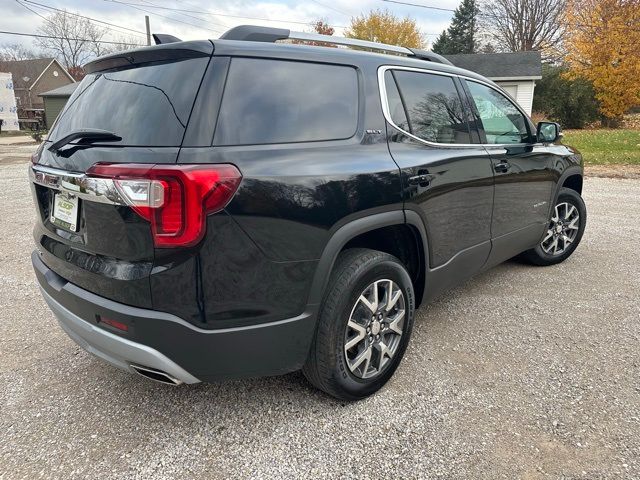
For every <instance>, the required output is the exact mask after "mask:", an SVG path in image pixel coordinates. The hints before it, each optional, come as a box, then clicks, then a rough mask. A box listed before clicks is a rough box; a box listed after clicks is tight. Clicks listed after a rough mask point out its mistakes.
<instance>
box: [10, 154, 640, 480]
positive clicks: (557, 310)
mask: <svg viewBox="0 0 640 480" xmlns="http://www.w3.org/2000/svg"><path fill="white" fill-rule="evenodd" d="M25 170H26V164H25V163H20V164H18V163H15V162H14V163H13V164H5V165H0V218H2V226H3V235H2V237H0V261H1V264H0V265H1V266H2V268H1V269H0V312H1V313H0V315H1V317H0V319H1V323H0V325H1V326H2V329H0V360H1V361H0V405H1V406H2V410H1V414H0V479H14V478H29V479H34V478H61V479H68V478H100V479H106V478H119V479H120V478H154V479H162V478H223V479H229V478H249V477H252V478H292V479H298V478H356V477H358V478H447V479H448V478H460V479H469V478H473V479H484V478H509V479H512V478H525V479H537V478H565V479H568V478H571V479H574V478H576V479H577V478H584V479H600V478H616V479H618V478H640V376H639V374H640V352H639V349H638V342H639V340H640V326H639V325H638V320H639V318H640V303H639V301H638V297H637V296H638V291H639V287H640V262H639V260H638V256H637V255H638V254H637V244H638V238H640V181H638V180H613V179H601V178H593V179H587V180H586V181H585V197H586V202H587V206H588V209H589V215H590V217H589V224H588V226H587V231H586V233H585V237H584V239H583V243H582V245H581V246H580V248H579V249H578V250H577V252H576V253H575V255H574V256H573V257H572V258H571V259H569V260H568V261H567V262H565V263H564V264H562V265H560V266H556V267H549V268H534V267H529V266H525V265H520V264H518V263H514V262H509V263H506V264H503V265H501V266H499V267H497V268H494V269H493V270H491V271H490V272H487V273H485V274H483V275H481V276H478V277H476V278H474V279H472V280H471V281H469V282H468V283H466V284H465V285H463V286H461V287H459V288H457V289H455V290H453V291H451V292H450V293H448V294H446V295H444V296H443V297H441V298H440V300H438V301H436V302H434V303H432V304H430V305H429V306H427V307H423V308H421V309H420V310H419V312H418V318H417V322H416V325H415V329H414V333H413V338H412V340H411V344H410V346H409V349H408V351H407V355H406V357H405V359H404V361H403V363H402V365H401V367H400V368H399V369H398V371H397V372H396V375H395V376H394V378H393V379H392V380H391V381H390V382H389V384H388V385H387V386H386V387H385V388H384V389H383V390H382V391H381V392H380V393H378V394H377V395H375V396H373V397H372V398H369V399H367V400H364V401H362V402H359V403H354V404H346V403H341V402H338V401H335V400H333V399H331V398H328V397H327V396H325V395H323V394H321V393H319V392H317V391H314V390H313V389H312V388H311V387H309V385H308V384H307V383H306V381H305V380H304V378H303V377H302V375H300V374H291V375H287V376H284V377H279V378H267V379H256V380H246V381H233V382H226V383H220V384H210V385H197V386H190V387H187V386H183V387H176V388H172V387H167V386H162V385H158V384H155V383H152V382H150V381H147V380H145V379H142V378H140V377H137V376H133V375H129V374H127V373H124V372H120V371H118V370H116V369H113V368H111V367H109V366H107V365H105V364H103V363H101V362H100V361H98V360H97V359H94V358H93V357H91V356H90V355H88V354H86V353H85V352H84V351H82V350H81V349H79V347H77V346H76V345H75V344H74V343H73V342H72V341H71V340H70V339H68V338H67V337H66V335H65V334H63V333H62V331H61V330H60V329H59V328H58V326H57V324H56V322H55V320H54V318H53V315H52V314H51V313H50V312H49V310H48V309H47V308H46V307H45V304H44V301H43V300H42V299H41V298H40V295H39V293H38V291H37V289H36V286H35V284H34V276H33V274H32V271H31V266H30V262H29V254H30V251H31V249H32V240H31V227H32V223H33V221H34V213H33V212H34V210H33V207H32V204H31V198H30V195H29V193H28V187H27V180H26V172H25Z"/></svg>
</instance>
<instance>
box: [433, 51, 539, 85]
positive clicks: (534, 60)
mask: <svg viewBox="0 0 640 480" xmlns="http://www.w3.org/2000/svg"><path fill="white" fill-rule="evenodd" d="M445 57H446V58H447V59H448V60H449V61H450V62H451V63H453V64H454V65H455V66H456V67H460V68H464V69H465V70H471V71H472V72H476V73H479V74H480V75H484V76H485V77H487V78H490V79H491V80H516V79H519V80H526V79H529V80H537V79H540V78H542V57H541V55H540V52H538V51H535V52H514V53H473V54H460V55H445Z"/></svg>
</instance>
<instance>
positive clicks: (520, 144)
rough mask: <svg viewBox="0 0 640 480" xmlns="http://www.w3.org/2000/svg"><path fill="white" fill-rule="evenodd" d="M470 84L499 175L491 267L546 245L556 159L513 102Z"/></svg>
mask: <svg viewBox="0 0 640 480" xmlns="http://www.w3.org/2000/svg"><path fill="white" fill-rule="evenodd" d="M464 84H465V88H466V91H467V93H468V96H469V97H470V102H471V104H472V108H473V109H474V114H475V115H476V116H477V120H478V121H477V123H478V125H479V127H480V136H481V139H482V142H483V143H484V144H485V147H486V149H487V152H488V153H489V155H490V156H491V162H492V165H493V169H494V172H495V199H494V205H493V219H492V222H491V233H492V238H493V248H492V252H491V259H490V261H489V265H491V264H495V263H499V262H501V261H503V260H506V259H508V258H511V257H512V256H514V255H516V254H518V253H520V252H522V251H524V250H526V249H528V248H531V247H532V246H534V245H535V244H536V243H537V242H538V241H539V240H540V238H541V235H542V234H543V232H544V230H545V228H546V225H547V223H548V212H549V202H550V200H551V194H552V190H553V186H554V182H555V175H554V172H553V166H552V160H553V159H552V156H551V155H550V152H549V150H548V148H547V147H546V146H544V145H541V144H537V143H536V141H535V135H534V132H533V130H532V125H531V122H530V121H529V119H528V118H527V117H526V115H525V114H524V113H522V111H521V110H520V109H519V108H518V107H517V106H516V104H515V103H514V102H513V101H512V100H511V99H509V98H508V97H507V96H506V95H504V94H503V93H502V92H501V91H500V90H499V89H497V88H494V87H493V86H491V85H489V84H485V83H481V82H477V81H473V80H470V79H468V80H465V81H464Z"/></svg>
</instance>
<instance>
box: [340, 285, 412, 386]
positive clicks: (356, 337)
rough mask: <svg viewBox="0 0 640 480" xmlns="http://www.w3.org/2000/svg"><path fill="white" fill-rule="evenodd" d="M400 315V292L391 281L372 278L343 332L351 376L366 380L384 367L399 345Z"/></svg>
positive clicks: (352, 310)
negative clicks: (372, 280) (373, 280)
mask: <svg viewBox="0 0 640 480" xmlns="http://www.w3.org/2000/svg"><path fill="white" fill-rule="evenodd" d="M404 318H405V299H404V294H403V293H402V290H401V289H400V287H399V286H398V285H397V284H396V283H395V282H394V281H393V280H389V279H382V280H376V281H375V282H373V283H372V284H370V285H369V286H368V287H367V288H365V289H364V290H363V292H362V293H361V294H360V296H359V297H358V299H357V300H356V303H355V305H354V306H353V308H352V309H351V314H350V315H349V321H348V322H347V328H346V331H345V334H344V356H345V359H346V361H347V366H348V367H349V370H350V371H351V373H352V374H353V375H355V376H356V377H358V378H367V379H369V378H373V377H376V376H378V375H380V374H381V373H382V372H383V371H384V370H385V368H386V367H387V366H388V365H389V363H390V362H391V360H392V359H393V357H394V355H395V354H396V352H397V351H398V348H399V346H400V339H401V337H402V333H403V331H404Z"/></svg>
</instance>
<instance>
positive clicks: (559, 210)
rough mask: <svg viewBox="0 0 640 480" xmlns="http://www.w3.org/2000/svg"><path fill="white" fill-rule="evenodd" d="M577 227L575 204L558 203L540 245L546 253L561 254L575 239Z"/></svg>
mask: <svg viewBox="0 0 640 480" xmlns="http://www.w3.org/2000/svg"><path fill="white" fill-rule="evenodd" d="M579 229H580V212H578V209H577V208H576V207H575V205H572V204H570V203H568V202H562V203H559V204H558V205H556V208H555V210H554V213H553V217H551V222H550V223H549V228H548V229H547V233H546V234H545V236H544V239H543V240H542V242H541V243H540V247H541V248H542V250H543V251H544V252H545V253H546V254H548V255H553V256H556V255H562V254H563V253H564V252H566V251H567V249H568V248H569V247H570V246H571V244H572V243H573V242H574V241H575V239H576V237H577V236H578V230H579Z"/></svg>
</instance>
